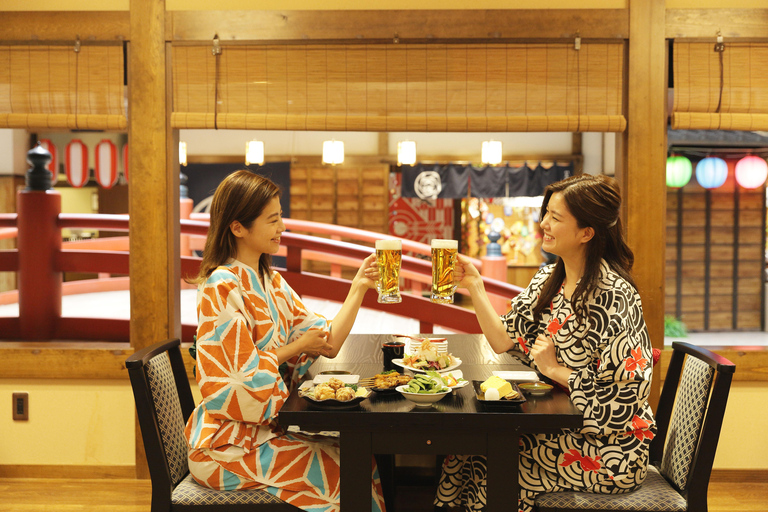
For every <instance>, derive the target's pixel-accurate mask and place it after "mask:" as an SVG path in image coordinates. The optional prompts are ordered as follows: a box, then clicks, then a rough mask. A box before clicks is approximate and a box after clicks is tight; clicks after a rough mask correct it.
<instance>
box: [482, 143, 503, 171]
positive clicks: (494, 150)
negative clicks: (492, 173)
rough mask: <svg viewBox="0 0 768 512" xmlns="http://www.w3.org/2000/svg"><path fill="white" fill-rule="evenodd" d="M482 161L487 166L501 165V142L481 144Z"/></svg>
mask: <svg viewBox="0 0 768 512" xmlns="http://www.w3.org/2000/svg"><path fill="white" fill-rule="evenodd" d="M481 159H482V161H483V163H484V164H488V165H498V164H500V163H501V141H499V140H486V141H484V142H483V151H482V157H481Z"/></svg>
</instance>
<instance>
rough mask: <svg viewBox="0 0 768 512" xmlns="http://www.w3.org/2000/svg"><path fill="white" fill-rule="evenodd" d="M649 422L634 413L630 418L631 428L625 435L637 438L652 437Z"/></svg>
mask: <svg viewBox="0 0 768 512" xmlns="http://www.w3.org/2000/svg"><path fill="white" fill-rule="evenodd" d="M650 427H651V424H650V423H648V422H647V421H645V420H644V419H643V418H641V417H640V416H638V415H637V414H635V417H634V418H632V429H633V430H630V431H629V432H627V433H625V434H624V435H625V436H635V437H636V438H638V439H639V440H641V441H642V440H643V439H653V432H651V430H650Z"/></svg>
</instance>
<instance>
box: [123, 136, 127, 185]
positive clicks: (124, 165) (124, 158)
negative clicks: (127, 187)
mask: <svg viewBox="0 0 768 512" xmlns="http://www.w3.org/2000/svg"><path fill="white" fill-rule="evenodd" d="M123 176H125V181H126V183H127V182H128V144H126V145H125V146H123Z"/></svg>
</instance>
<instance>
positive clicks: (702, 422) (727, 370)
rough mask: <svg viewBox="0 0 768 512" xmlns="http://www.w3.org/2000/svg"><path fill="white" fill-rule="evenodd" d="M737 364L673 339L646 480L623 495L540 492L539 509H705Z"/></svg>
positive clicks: (684, 511) (541, 511) (670, 511)
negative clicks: (710, 478)
mask: <svg viewBox="0 0 768 512" xmlns="http://www.w3.org/2000/svg"><path fill="white" fill-rule="evenodd" d="M735 369H736V366H735V365H734V364H733V363H731V362H730V361H728V360H727V359H725V358H724V357H721V356H719V355H717V354H715V353H713V352H711V351H709V350H706V349H703V348H700V347H696V346H694V345H690V344H688V343H678V342H676V343H673V344H672V358H671V360H670V363H669V369H668V370H667V375H666V378H665V379H664V388H663V389H662V392H661V396H660V398H659V406H658V409H657V411H656V425H657V428H658V432H657V433H656V436H655V437H654V438H653V440H652V441H651V447H650V464H649V466H648V477H647V478H646V480H645V482H644V483H643V484H642V485H641V486H640V487H639V488H638V489H636V490H634V491H632V492H629V493H626V494H593V493H586V492H571V491H568V492H551V493H545V494H541V495H539V496H538V498H537V499H536V507H537V510H538V511H539V512H566V511H567V512H573V511H577V510H578V511H589V512H603V511H623V512H630V511H631V512H651V511H659V512H673V511H674V512H706V511H707V487H708V486H709V476H710V473H711V472H712V462H713V460H714V458H715V450H716V449H717V442H718V439H719V437H720V428H721V426H722V424H723V416H724V414H725V405H726V402H727V401H728V392H729V391H730V388H731V379H732V377H733V372H734V370H735Z"/></svg>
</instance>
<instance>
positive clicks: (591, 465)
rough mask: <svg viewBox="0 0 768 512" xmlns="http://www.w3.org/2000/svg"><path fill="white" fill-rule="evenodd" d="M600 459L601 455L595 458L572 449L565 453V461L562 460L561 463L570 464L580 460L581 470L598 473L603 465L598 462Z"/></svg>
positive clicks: (563, 464)
mask: <svg viewBox="0 0 768 512" xmlns="http://www.w3.org/2000/svg"><path fill="white" fill-rule="evenodd" d="M599 460H600V456H599V455H598V456H597V457H595V458H594V459H593V458H592V457H587V456H586V455H584V456H582V455H581V454H580V453H579V451H578V450H576V449H570V450H568V451H567V452H566V453H565V454H564V455H563V462H561V463H560V465H561V466H570V465H571V464H573V463H575V462H578V463H579V465H580V466H581V470H582V471H584V472H585V473H586V472H587V471H593V472H595V473H597V472H598V471H600V468H601V467H603V465H602V464H600V462H598V461H599Z"/></svg>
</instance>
